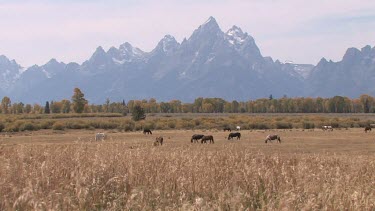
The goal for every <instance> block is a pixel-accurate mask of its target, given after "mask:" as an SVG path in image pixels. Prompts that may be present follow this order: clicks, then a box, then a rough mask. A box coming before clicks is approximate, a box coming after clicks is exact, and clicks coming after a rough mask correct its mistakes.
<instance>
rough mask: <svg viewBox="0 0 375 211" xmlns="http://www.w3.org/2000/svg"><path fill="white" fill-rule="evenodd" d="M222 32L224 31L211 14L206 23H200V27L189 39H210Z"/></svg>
mask: <svg viewBox="0 0 375 211" xmlns="http://www.w3.org/2000/svg"><path fill="white" fill-rule="evenodd" d="M222 34H223V32H222V31H221V29H220V27H219V24H217V22H216V20H215V18H213V17H212V16H211V17H210V18H208V20H207V21H206V22H205V23H204V24H202V25H200V26H199V27H198V29H196V30H195V31H194V32H193V34H192V35H191V37H190V38H189V40H196V39H209V38H213V37H216V36H218V35H222ZM215 35H216V36H215Z"/></svg>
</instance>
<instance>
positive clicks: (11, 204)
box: [0, 117, 375, 210]
mask: <svg viewBox="0 0 375 211" xmlns="http://www.w3.org/2000/svg"><path fill="white" fill-rule="evenodd" d="M153 118H156V117H153ZM168 118H178V117H168ZM213 118H216V117H213ZM275 118H278V117H275ZM334 118H336V117H334ZM350 118H353V117H350ZM355 118H359V119H360V120H361V121H362V119H363V118H362V117H355ZM366 118H367V117H366ZM366 120H367V119H366ZM192 121H194V119H193V120H192ZM177 125H178V124H177ZM100 131H104V132H105V133H106V135H107V137H106V140H104V141H94V138H95V133H97V132H100ZM152 131H153V134H152V135H144V134H143V133H142V132H141V131H130V132H124V131H120V130H116V129H110V130H99V129H90V130H83V129H79V130H72V129H65V130H52V129H47V130H45V129H41V130H37V131H22V132H15V133H5V132H2V133H0V210H158V209H159V210H317V209H323V210H374V209H375V188H374V187H375V131H372V132H368V133H365V132H364V131H363V128H335V129H334V130H333V131H322V130H321V129H317V128H315V129H303V128H292V129H268V130H261V129H245V130H241V131H240V132H241V135H242V137H241V140H231V141H229V140H227V136H228V134H229V132H223V131H222V130H221V129H218V128H214V129H167V130H158V129H153V130H152ZM193 134H205V135H213V137H214V139H215V143H214V144H201V143H194V144H193V143H191V142H190V139H191V136H192V135H193ZM268 134H279V135H280V136H281V140H282V143H281V144H279V143H277V142H276V141H273V143H268V144H266V143H264V140H265V138H266V136H267V135H268ZM157 136H163V137H164V144H163V145H162V146H154V145H153V142H154V140H155V138H156V137H157Z"/></svg>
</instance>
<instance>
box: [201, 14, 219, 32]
mask: <svg viewBox="0 0 375 211" xmlns="http://www.w3.org/2000/svg"><path fill="white" fill-rule="evenodd" d="M199 28H201V29H209V30H220V27H219V24H218V23H217V21H216V19H215V18H214V17H212V16H210V17H209V18H208V20H207V21H206V22H204V24H202V25H200V26H199Z"/></svg>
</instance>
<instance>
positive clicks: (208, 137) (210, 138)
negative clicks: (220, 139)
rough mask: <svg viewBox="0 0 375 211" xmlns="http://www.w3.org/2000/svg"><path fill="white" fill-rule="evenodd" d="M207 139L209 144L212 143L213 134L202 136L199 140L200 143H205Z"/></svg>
mask: <svg viewBox="0 0 375 211" xmlns="http://www.w3.org/2000/svg"><path fill="white" fill-rule="evenodd" d="M207 141H210V144H211V143H212V144H214V143H215V142H214V137H213V136H203V137H202V140H201V143H202V144H203V143H207Z"/></svg>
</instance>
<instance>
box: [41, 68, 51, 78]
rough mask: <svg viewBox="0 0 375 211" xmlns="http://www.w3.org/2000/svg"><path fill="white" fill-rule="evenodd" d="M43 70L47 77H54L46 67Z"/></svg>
mask: <svg viewBox="0 0 375 211" xmlns="http://www.w3.org/2000/svg"><path fill="white" fill-rule="evenodd" d="M42 72H43V73H44V74H45V75H46V77H47V78H52V76H51V74H50V73H49V72H47V71H46V70H45V69H42Z"/></svg>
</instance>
